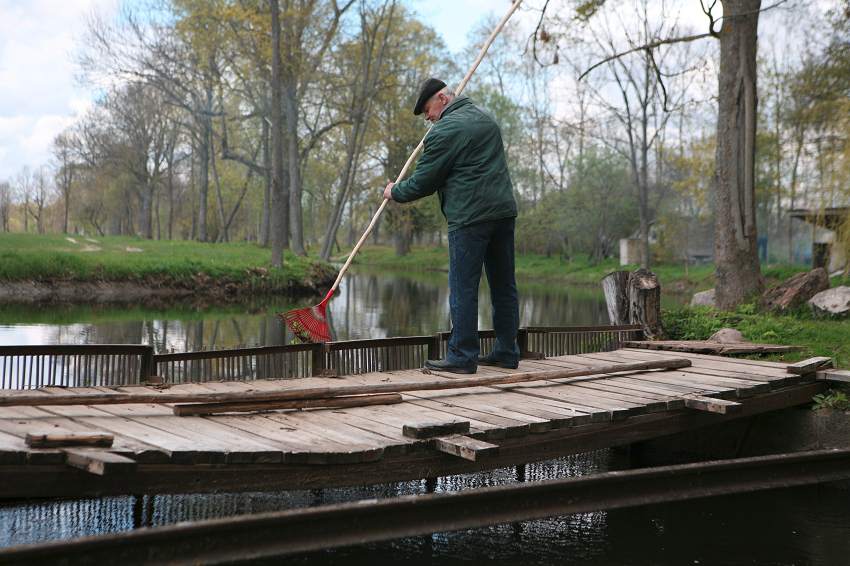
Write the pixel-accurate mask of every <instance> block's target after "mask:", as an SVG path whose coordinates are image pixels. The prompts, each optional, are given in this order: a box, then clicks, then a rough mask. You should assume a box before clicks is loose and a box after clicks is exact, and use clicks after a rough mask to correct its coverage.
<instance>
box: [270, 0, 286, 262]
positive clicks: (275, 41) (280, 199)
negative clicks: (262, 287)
mask: <svg viewBox="0 0 850 566" xmlns="http://www.w3.org/2000/svg"><path fill="white" fill-rule="evenodd" d="M269 4H270V6H271V20H272V21H271V25H272V97H271V117H272V125H271V129H272V175H271V176H272V188H271V197H272V198H271V200H272V216H271V240H272V266H274V267H281V266H282V265H283V248H284V246H285V245H286V244H287V243H288V242H287V241H288V236H289V218H288V216H289V203H288V200H289V195H288V194H287V193H286V191H285V189H284V185H283V117H282V115H281V104H282V100H281V98H282V96H281V88H280V67H281V62H280V5H279V4H278V0H269Z"/></svg>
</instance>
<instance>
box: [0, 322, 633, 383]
mask: <svg viewBox="0 0 850 566" xmlns="http://www.w3.org/2000/svg"><path fill="white" fill-rule="evenodd" d="M450 337H451V333H450V332H440V333H438V334H435V335H431V336H407V337H398V338H379V339H368V340H346V341H342V342H328V343H326V344H290V345H286V346H266V347H259V348H238V349H230V350H209V351H200V352H182V353H172V354H158V355H154V353H153V349H152V348H151V347H150V346H144V345H92V346H88V345H81V346H2V347H0V387H2V388H4V389H31V388H37V387H44V386H50V385H52V386H63V387H71V386H73V387H94V386H114V385H129V384H138V383H145V382H149V381H152V379H151V378H152V377H154V376H156V377H157V378H158V379H159V380H162V381H164V382H165V383H189V382H203V381H219V380H227V381H233V380H252V379H266V378H299V377H310V376H317V375H352V374H358V373H367V372H374V371H394V370H403V369H415V368H420V367H422V364H423V363H424V362H425V360H426V359H434V358H441V357H443V356H445V354H446V350H447V347H448V341H449V338H450ZM641 338H642V331H641V327H640V326H638V325H629V326H572V327H570V326H546V327H543V326H535V327H525V328H521V329H520V330H519V335H518V342H519V346H520V350H521V352H522V355H523V357H541V356H562V355H568V354H581V353H586V352H601V351H610V350H616V349H617V348H619V347H621V345H622V343H623V342H624V341H627V340H639V339H641ZM479 339H480V346H481V353H482V355H486V354H487V353H489V352H491V351H492V349H493V346H494V344H495V340H496V336H495V333H494V332H493V331H492V330H482V331H480V332H479Z"/></svg>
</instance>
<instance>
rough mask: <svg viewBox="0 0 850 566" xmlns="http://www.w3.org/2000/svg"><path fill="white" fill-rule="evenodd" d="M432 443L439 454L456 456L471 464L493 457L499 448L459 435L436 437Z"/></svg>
mask: <svg viewBox="0 0 850 566" xmlns="http://www.w3.org/2000/svg"><path fill="white" fill-rule="evenodd" d="M433 442H434V448H436V449H437V450H439V451H440V452H445V453H446V454H451V455H452V456H458V457H460V458H463V459H464V460H470V461H471V462H476V461H479V460H481V459H482V458H486V457H488V456H495V455H497V454H498V453H499V447H498V446H496V445H495V444H490V443H489V442H484V441H483V440H477V439H475V438H470V437H468V436H463V435H460V434H455V435H451V436H442V437H437V438H435V439H434V440H433Z"/></svg>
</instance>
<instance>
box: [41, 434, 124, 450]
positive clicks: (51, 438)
mask: <svg viewBox="0 0 850 566" xmlns="http://www.w3.org/2000/svg"><path fill="white" fill-rule="evenodd" d="M114 440H115V436H113V435H111V434H109V433H108V432H96V431H92V432H73V431H48V432H28V433H27V436H26V443H27V446H30V447H32V448H58V447H60V446H97V447H101V448H108V447H110V446H112V442H113V441H114Z"/></svg>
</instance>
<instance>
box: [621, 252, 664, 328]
mask: <svg viewBox="0 0 850 566" xmlns="http://www.w3.org/2000/svg"><path fill="white" fill-rule="evenodd" d="M629 323H630V324H640V325H641V326H643V333H644V335H645V337H646V338H648V339H650V340H652V339H654V338H660V337H661V335H662V334H663V331H662V328H661V285H660V284H659V283H658V278H657V277H656V276H655V274H654V273H652V272H650V271H647V270H646V269H637V270H635V271H633V272H632V273H631V274H630V275H629Z"/></svg>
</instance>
